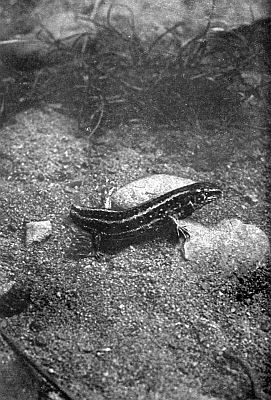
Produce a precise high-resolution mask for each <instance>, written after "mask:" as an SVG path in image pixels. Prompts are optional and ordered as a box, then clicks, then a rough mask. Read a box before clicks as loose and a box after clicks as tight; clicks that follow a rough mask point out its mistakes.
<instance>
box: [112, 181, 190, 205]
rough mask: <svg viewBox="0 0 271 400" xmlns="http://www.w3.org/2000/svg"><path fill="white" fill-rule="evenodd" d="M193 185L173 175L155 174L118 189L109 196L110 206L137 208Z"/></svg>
mask: <svg viewBox="0 0 271 400" xmlns="http://www.w3.org/2000/svg"><path fill="white" fill-rule="evenodd" d="M192 183H195V181H192V180H191V179H187V178H182V177H179V176H175V175H167V174H156V175H151V176H148V177H146V178H142V179H138V180H136V181H133V182H131V183H129V184H128V185H125V186H123V187H122V188H120V189H118V190H117V191H116V192H115V193H113V194H112V196H111V202H112V206H113V208H115V209H123V208H129V207H134V206H137V205H138V204H140V203H144V202H145V201H148V200H151V199H153V198H155V197H158V196H160V195H162V194H164V193H166V192H170V191H171V190H174V189H177V188H179V187H182V186H186V185H191V184H192Z"/></svg>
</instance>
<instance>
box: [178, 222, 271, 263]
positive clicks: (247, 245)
mask: <svg viewBox="0 0 271 400" xmlns="http://www.w3.org/2000/svg"><path fill="white" fill-rule="evenodd" d="M184 225H185V226H186V228H187V229H188V231H189V233H190V240H189V241H188V242H186V245H185V250H186V252H185V254H186V257H187V258H188V259H189V260H191V261H193V260H195V261H196V260H199V259H201V258H206V257H211V258H213V257H215V258H216V259H217V260H219V262H220V263H223V264H224V265H225V266H227V267H229V268H230V269H231V270H239V266H240V265H241V264H242V265H243V264H244V263H245V264H247V265H248V264H250V265H252V264H254V265H256V264H257V262H259V261H261V260H262V259H263V258H264V257H265V256H266V255H267V254H268V252H269V251H270V244H269V240H268V237H267V235H266V234H265V233H264V232H263V231H262V230H261V229H260V228H258V227H257V226H255V225H253V224H245V223H243V222H242V221H240V220H239V219H225V220H223V221H221V222H219V223H218V224H216V225H212V226H203V225H202V224H199V223H197V222H194V221H191V220H190V219H186V220H185V221H184Z"/></svg>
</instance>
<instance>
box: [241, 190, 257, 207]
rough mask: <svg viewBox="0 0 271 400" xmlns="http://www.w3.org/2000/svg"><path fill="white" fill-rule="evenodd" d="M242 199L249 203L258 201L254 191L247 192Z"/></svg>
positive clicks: (253, 203) (252, 203)
mask: <svg viewBox="0 0 271 400" xmlns="http://www.w3.org/2000/svg"><path fill="white" fill-rule="evenodd" d="M244 199H245V200H246V201H247V202H248V203H249V204H251V205H255V204H257V203H258V202H259V199H258V196H257V194H256V193H247V194H245V196H244Z"/></svg>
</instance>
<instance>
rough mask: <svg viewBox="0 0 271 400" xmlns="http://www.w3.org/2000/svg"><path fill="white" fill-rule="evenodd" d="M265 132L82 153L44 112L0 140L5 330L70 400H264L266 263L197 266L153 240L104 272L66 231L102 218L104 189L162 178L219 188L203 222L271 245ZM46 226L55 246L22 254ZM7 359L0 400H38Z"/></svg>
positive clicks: (127, 140)
mask: <svg viewBox="0 0 271 400" xmlns="http://www.w3.org/2000/svg"><path fill="white" fill-rule="evenodd" d="M260 122H261V120H260V119H259V120H258V121H255V122H254V125H253V124H252V125H253V126H252V127H251V126H240V127H239V128H235V129H233V128H230V129H229V128H228V127H223V126H221V125H217V126H219V128H218V127H215V125H214V127H213V128H212V129H209V130H208V129H200V127H199V129H198V130H195V129H194V130H193V129H192V128H191V127H190V128H189V127H187V126H184V127H183V129H180V130H173V129H171V128H169V127H166V126H165V127H161V128H160V129H158V130H156V131H154V130H151V129H149V128H148V127H146V126H141V125H130V126H124V125H123V126H121V127H120V128H119V129H117V130H108V131H106V132H104V133H103V134H102V135H98V136H96V137H94V138H92V139H91V141H88V139H87V138H86V137H80V136H78V135H77V124H76V123H75V121H73V120H71V119H69V118H67V117H64V116H62V115H60V114H58V113H55V112H54V111H52V110H51V109H50V108H48V107H47V108H46V109H44V110H28V111H26V112H23V113H21V114H19V115H17V116H16V119H15V120H14V121H13V123H9V124H8V125H7V126H5V127H3V128H2V130H1V135H0V148H1V161H0V174H1V178H0V179H1V193H0V202H1V208H0V213H1V218H0V224H1V228H0V232H1V236H0V246H1V260H2V263H1V266H0V276H1V279H0V293H1V294H2V296H1V297H0V318H1V321H0V324H1V328H2V329H5V331H6V332H8V333H9V334H10V335H11V336H12V337H13V338H15V339H16V341H17V343H20V346H21V348H22V349H24V350H25V351H27V354H28V355H29V356H31V358H32V359H33V360H35V362H37V363H38V364H39V365H41V366H42V367H43V368H44V369H45V370H46V371H49V373H50V374H51V375H52V376H53V377H54V378H56V379H57V381H58V382H60V383H61V384H62V385H63V386H64V387H65V388H66V389H68V390H69V391H70V392H71V393H72V394H73V396H74V398H76V399H82V400H83V399H85V400H91V399H95V400H102V399H112V400H113V399H116V400H119V399H153V400H154V399H156V400H162V399H210V398H220V399H232V400H235V399H236V400H237V399H252V398H257V399H260V398H263V399H265V398H269V397H268V396H267V394H268V391H269V394H270V383H268V376H269V372H270V364H268V354H269V344H270V327H271V325H270V308H269V304H268V302H269V299H268V290H269V289H270V271H269V269H268V265H267V261H266V260H262V261H261V262H260V263H258V264H257V265H251V263H250V262H249V260H247V262H246V263H244V261H242V263H241V264H240V265H238V260H237V261H236V262H235V264H234V265H231V266H229V265H227V266H225V265H224V266H223V265H221V264H219V263H217V262H216V260H214V259H213V260H211V261H210V260H208V261H207V260H204V261H202V262H200V263H199V262H198V263H189V262H185V261H183V260H182V259H181V258H180V254H179V253H178V252H177V251H176V249H175V245H174V242H172V241H171V240H168V238H155V239H154V240H146V241H145V242H143V243H138V244H134V245H132V246H128V247H124V248H121V249H120V250H119V251H118V252H115V254H113V255H108V257H107V259H106V260H104V261H102V262H97V261H96V260H95V259H93V258H91V257H89V256H88V252H89V251H90V242H89V239H88V238H86V237H82V235H81V234H80V232H79V231H78V230H76V229H75V228H74V227H73V226H72V225H71V224H70V222H69V221H68V220H67V216H68V213H69V207H70V204H71V203H73V202H78V201H79V200H80V201H82V202H85V203H88V204H89V205H92V206H97V205H98V204H99V203H100V197H101V192H102V190H103V189H104V188H107V189H109V188H111V187H116V188H118V187H121V186H123V185H125V184H127V183H129V182H131V181H133V180H134V179H137V178H141V177H144V176H148V175H151V174H154V173H167V174H174V175H178V176H182V177H184V178H189V179H192V180H195V181H197V180H210V181H213V182H217V183H218V184H219V185H220V186H222V187H223V189H224V197H223V199H222V200H220V201H219V202H217V203H216V204H211V205H210V206H208V207H205V208H204V209H202V210H201V211H199V212H197V213H196V214H195V216H194V219H195V221H198V222H200V223H204V224H207V225H208V224H211V223H217V222H219V221H221V220H222V219H224V218H233V217H234V218H239V219H240V220H242V221H243V222H247V223H252V224H255V225H256V226H257V227H259V228H261V229H262V230H263V231H264V232H266V234H269V233H270V232H269V224H268V213H269V209H270V198H269V197H268V194H267V193H266V187H267V182H268V163H267V161H268V132H267V131H266V130H265V129H260V128H259V124H260ZM39 220H50V221H51V223H52V226H53V229H52V235H51V237H50V238H48V239H47V240H45V241H43V242H41V243H35V244H31V245H28V246H26V245H25V222H28V221H39ZM236 271H237V272H236ZM0 346H1V347H0V354H1V356H2V364H0V368H1V371H2V381H1V380H0V387H2V397H1V398H3V399H6V400H10V399H16V398H19V397H20V399H21V400H25V399H30V400H31V399H37V398H38V394H37V391H38V389H37V388H38V387H39V383H38V381H36V380H35V379H34V378H33V379H32V378H31V379H30V375H29V372H27V370H25V367H22V365H21V364H19V365H18V361H14V357H13V356H12V353H11V352H10V350H8V348H7V347H6V345H5V344H4V342H1V341H0ZM268 366H269V367H268ZM268 369H269V370H268ZM264 391H265V393H264ZM0 393H1V392H0ZM16 396H17V397H16ZM18 396H19V397H18ZM256 396H257V397H256ZM264 396H265V397H264Z"/></svg>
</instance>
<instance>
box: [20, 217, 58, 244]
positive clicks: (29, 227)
mask: <svg viewBox="0 0 271 400" xmlns="http://www.w3.org/2000/svg"><path fill="white" fill-rule="evenodd" d="M51 234H52V224H51V222H50V221H37V222H28V223H27V224H26V245H30V244H32V243H33V242H41V241H42V240H45V239H47V238H48V237H49V236H50V235H51Z"/></svg>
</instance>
